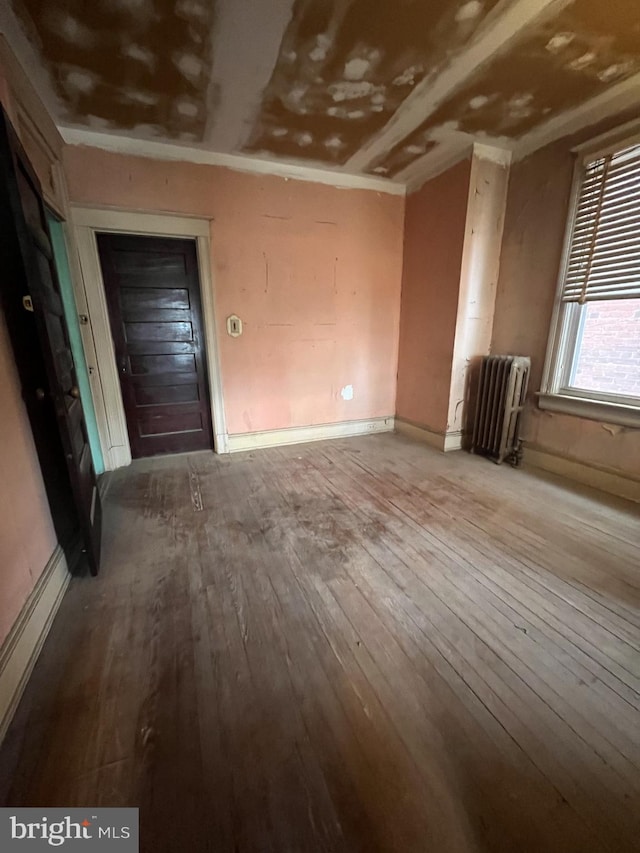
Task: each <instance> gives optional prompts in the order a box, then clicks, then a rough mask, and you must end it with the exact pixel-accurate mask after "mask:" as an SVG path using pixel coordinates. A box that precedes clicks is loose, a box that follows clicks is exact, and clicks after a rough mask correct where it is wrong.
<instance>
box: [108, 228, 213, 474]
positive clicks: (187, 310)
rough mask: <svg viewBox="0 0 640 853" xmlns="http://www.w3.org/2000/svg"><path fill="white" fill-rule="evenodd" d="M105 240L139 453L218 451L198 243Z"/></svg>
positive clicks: (128, 409)
mask: <svg viewBox="0 0 640 853" xmlns="http://www.w3.org/2000/svg"><path fill="white" fill-rule="evenodd" d="M97 239H98V250H99V254H100V264H101V267H102V275H103V278H104V283H105V291H106V295H107V305H108V307H109V319H110V322H111V333H112V336H113V342H114V346H115V351H116V360H117V363H118V367H119V373H120V385H121V388H122V399H123V403H124V408H125V414H126V418H127V429H128V432H129V441H130V444H131V455H132V456H133V457H134V458H137V457H140V456H153V455H155V454H158V453H180V452H183V451H188V450H204V449H210V448H212V447H213V436H212V428H211V407H210V403H209V383H208V379H207V366H206V357H205V348H204V334H203V325H202V313H201V302H200V288H199V281H198V264H197V255H196V247H195V242H194V241H193V240H180V239H173V238H170V239H169V238H160V237H139V236H133V235H119V234H98V235H97Z"/></svg>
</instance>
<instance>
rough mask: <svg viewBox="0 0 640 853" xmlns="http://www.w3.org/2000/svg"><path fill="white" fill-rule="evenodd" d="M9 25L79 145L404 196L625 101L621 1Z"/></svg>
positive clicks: (271, 2)
mask: <svg viewBox="0 0 640 853" xmlns="http://www.w3.org/2000/svg"><path fill="white" fill-rule="evenodd" d="M12 8H13V13H14V15H15V19H16V20H17V21H18V24H19V26H20V28H21V31H22V33H23V34H24V36H25V39H24V43H25V44H26V45H28V50H29V51H31V52H32V56H33V57H35V58H36V61H38V62H40V63H42V64H43V65H44V67H45V70H46V71H47V73H48V79H49V81H50V91H48V92H41V95H42V96H43V98H44V100H45V102H46V103H48V104H49V105H51V106H52V107H53V109H54V112H55V118H56V121H57V122H58V124H59V125H60V126H61V127H71V128H83V129H86V130H89V131H92V132H94V135H93V136H92V140H93V142H94V144H95V132H99V133H103V134H113V135H117V136H120V137H123V136H124V137H131V138H135V139H141V140H152V141H156V142H168V143H172V144H174V145H176V144H177V145H183V146H186V147H189V148H194V147H195V148H201V149H204V150H206V151H212V152H216V153H220V154H237V155H240V156H242V157H244V158H245V159H246V158H247V157H252V158H258V159H261V160H267V161H276V162H280V163H281V162H285V163H290V164H304V165H306V166H311V167H315V168H317V167H321V168H329V169H333V170H336V171H342V172H345V173H347V174H356V175H363V176H366V175H368V176H371V177H375V178H383V179H385V178H388V179H391V180H396V181H398V182H405V181H409V179H410V178H411V179H414V178H415V177H416V176H420V175H424V176H427V175H428V172H429V169H430V168H431V166H432V164H434V163H437V162H442V161H443V156H444V155H446V154H447V152H448V151H449V150H451V151H454V152H456V151H457V152H461V153H462V154H463V153H464V151H465V150H467V151H468V150H469V147H470V145H471V143H472V142H473V141H474V140H476V141H482V142H483V143H484V144H487V145H491V144H493V145H496V146H497V147H499V148H505V149H515V151H516V153H517V151H518V147H519V146H520V145H521V144H524V143H525V142H526V141H527V140H528V139H531V138H534V136H535V139H536V140H537V139H538V138H539V140H540V144H544V142H545V141H549V138H552V134H553V132H554V127H555V126H556V125H555V124H554V122H556V124H557V125H559V123H560V122H561V120H563V119H564V117H566V116H573V115H574V114H575V117H576V118H575V121H577V122H580V121H582V124H583V125H586V124H588V123H594V122H595V121H597V120H599V119H601V118H603V117H605V115H606V114H607V113H606V102H605V101H606V95H607V93H611V97H612V102H613V100H614V95H615V97H616V98H617V99H618V100H616V101H615V103H616V104H619V98H620V97H624V98H627V100H629V103H632V102H633V98H634V97H635V100H636V102H637V101H638V100H639V99H640V13H639V11H638V0H609V2H607V3H603V2H602V0H397V2H396V3H395V4H394V5H393V7H392V8H390V7H389V4H388V3H387V2H386V0H244V2H242V3H239V2H238V0H94V2H92V3H85V2H82V0H12ZM20 58H21V59H22V61H23V62H24V56H23V57H20ZM603 96H605V101H603ZM592 99H598V102H597V103H599V104H600V105H601V106H600V111H599V112H595V111H593V110H592V111H591V112H590V111H589V102H590V101H591V100H592ZM594 103H595V102H594ZM584 105H586V107H585V106H584ZM612 109H613V107H612ZM547 128H548V129H549V131H548V133H547V130H546V129H547ZM575 129H577V127H576V128H575ZM556 135H558V134H556Z"/></svg>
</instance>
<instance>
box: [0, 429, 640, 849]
mask: <svg viewBox="0 0 640 853" xmlns="http://www.w3.org/2000/svg"><path fill="white" fill-rule="evenodd" d="M104 522H105V538H104V563H103V568H102V572H101V575H100V576H99V577H98V578H97V579H91V578H76V579H74V580H73V581H72V584H71V586H70V589H69V592H68V593H67V596H66V598H65V600H64V601H63V604H62V607H61V609H60V611H59V614H58V616H57V618H56V620H55V623H54V626H53V629H52V631H51V634H50V636H49V638H48V640H47V643H46V646H45V649H44V651H43V653H42V656H41V658H40V660H39V662H38V664H37V667H36V670H35V672H34V676H33V678H32V681H31V682H30V685H29V687H28V689H27V692H26V694H25V697H24V699H23V702H22V704H21V706H20V708H19V711H18V714H17V716H16V718H15V720H14V723H13V725H12V727H11V729H10V732H9V735H8V737H7V739H6V741H5V743H4V745H3V748H2V752H1V753H0V765H1V768H2V770H1V772H0V799H1V800H3V801H4V802H5V803H6V804H11V805H33V806H36V805H42V806H44V805H61V806H76V805H77V806H84V805H87V806H88V805H103V806H109V805H138V806H140V818H141V834H142V847H141V849H142V850H143V851H149V853H151V851H153V853H158V851H170V852H171V853H174V851H175V853H182V851H185V853H191V851H193V853H200V851H241V853H245V851H261V852H262V851H274V852H275V853H284V852H285V851H287V852H288V851H301V853H314V851H334V850H336V851H338V850H339V851H367V853H370V852H371V851H403V853H405V851H433V853H441V851H472V850H478V851H481V850H482V851H484V850H487V851H488V850H491V851H519V853H520V851H536V853H539V851H562V853H565V852H566V851H576V853H578V851H580V853H585V851H589V853H595V851H612V853H622V851H631V850H638V845H639V841H638V839H639V838H640V797H639V792H640V770H639V766H640V725H639V722H640V715H639V713H638V711H639V708H640V655H639V653H638V652H639V648H640V564H639V559H638V528H639V526H638V512H637V507H633V506H632V505H630V504H624V503H623V502H614V501H607V500H606V499H605V498H603V497H602V496H600V497H598V496H596V493H587V492H586V491H583V492H582V493H580V492H577V491H572V490H571V489H569V488H568V487H567V486H566V485H563V484H561V483H560V481H557V480H556V481H554V480H552V479H541V478H538V477H535V476H533V475H532V474H528V473H526V472H522V471H514V470H512V469H510V468H506V467H500V468H499V467H496V466H494V465H492V464H491V463H490V462H488V461H486V460H483V459H478V458H475V457H471V456H468V455H467V454H463V453H457V454H453V455H451V454H450V455H447V456H444V455H441V454H439V453H436V452H435V451H431V450H430V449H428V448H424V447H421V446H419V445H417V444H413V443H411V442H409V441H407V440H405V439H403V438H400V437H397V436H391V435H379V436H371V437H367V438H361V439H360V438H358V439H346V440H340V441H332V442H324V443H318V444H314V445H300V446H296V447H290V448H285V449H273V450H266V451H258V452H253V453H247V454H242V455H236V456H232V457H214V456H213V455H211V454H208V453H198V454H191V455H183V456H173V457H164V458H156V459H152V460H143V461H140V462H138V463H136V464H135V465H134V466H133V467H131V468H129V469H125V470H121V471H118V472H116V473H115V474H114V475H112V476H111V481H110V484H109V490H108V494H107V498H106V500H105V519H104Z"/></svg>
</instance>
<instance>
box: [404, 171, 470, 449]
mask: <svg viewBox="0 0 640 853" xmlns="http://www.w3.org/2000/svg"><path fill="white" fill-rule="evenodd" d="M470 169H471V163H470V161H469V160H465V161H463V162H461V163H458V164H457V165H456V166H454V167H453V168H451V169H449V170H448V171H446V172H443V173H442V174H441V175H438V176H437V177H435V178H433V180H431V181H428V182H427V183H426V184H425V185H424V186H423V187H422V188H421V189H420V190H418V191H417V192H415V193H413V194H412V195H410V196H408V198H407V200H406V213H405V236H404V266H403V274H402V300H401V305H402V307H401V315H400V347H399V355H398V392H397V402H396V412H397V415H398V417H400V418H402V419H404V420H407V421H409V422H411V423H413V424H416V425H418V426H424V427H427V428H428V429H430V430H433V431H434V432H438V433H445V431H446V429H447V412H448V407H449V392H450V387H451V367H452V359H453V347H454V340H455V331H456V317H457V311H458V293H459V287H460V267H461V263H462V249H463V243H464V235H465V221H466V211H467V196H468V192H469V176H470Z"/></svg>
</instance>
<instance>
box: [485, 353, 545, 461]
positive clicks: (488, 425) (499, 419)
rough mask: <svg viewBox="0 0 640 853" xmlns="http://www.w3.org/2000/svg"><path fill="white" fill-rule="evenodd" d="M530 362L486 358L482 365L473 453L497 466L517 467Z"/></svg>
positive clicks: (515, 358)
mask: <svg viewBox="0 0 640 853" xmlns="http://www.w3.org/2000/svg"><path fill="white" fill-rule="evenodd" d="M530 369H531V359H530V358H527V357H525V356H516V355H487V356H485V357H484V358H483V359H482V364H481V365H480V377H479V381H478V400H477V405H476V414H475V421H474V425H473V439H472V444H471V450H472V451H473V452H474V453H479V454H481V455H483V456H488V457H489V458H490V459H493V461H494V462H497V463H498V464H499V463H501V462H503V461H504V460H505V459H508V460H509V461H510V462H512V463H513V464H518V461H519V456H520V453H519V451H520V419H521V415H522V409H523V407H524V401H525V398H526V396H527V385H528V383H529V371H530Z"/></svg>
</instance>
